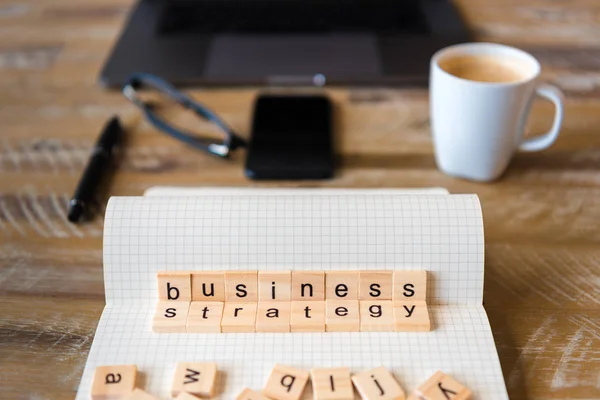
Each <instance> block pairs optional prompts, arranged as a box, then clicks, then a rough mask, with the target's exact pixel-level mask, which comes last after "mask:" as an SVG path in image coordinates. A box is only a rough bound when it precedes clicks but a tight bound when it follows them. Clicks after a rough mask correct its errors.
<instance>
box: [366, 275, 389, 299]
mask: <svg viewBox="0 0 600 400" xmlns="http://www.w3.org/2000/svg"><path fill="white" fill-rule="evenodd" d="M392 286H393V271H360V277H359V282H358V299H359V300H391V299H392Z"/></svg>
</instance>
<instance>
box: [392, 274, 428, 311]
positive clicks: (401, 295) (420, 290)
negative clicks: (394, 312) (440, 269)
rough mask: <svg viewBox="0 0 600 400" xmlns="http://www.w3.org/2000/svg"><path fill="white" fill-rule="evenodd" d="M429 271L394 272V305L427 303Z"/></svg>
mask: <svg viewBox="0 0 600 400" xmlns="http://www.w3.org/2000/svg"><path fill="white" fill-rule="evenodd" d="M426 298H427V271H394V296H393V300H394V303H398V302H400V303H402V302H407V301H408V302H415V301H425V300H426Z"/></svg>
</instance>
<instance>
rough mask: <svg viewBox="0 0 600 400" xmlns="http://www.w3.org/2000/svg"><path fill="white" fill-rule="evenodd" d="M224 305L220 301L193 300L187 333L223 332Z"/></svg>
mask: <svg viewBox="0 0 600 400" xmlns="http://www.w3.org/2000/svg"><path fill="white" fill-rule="evenodd" d="M223 305H224V303H222V302H218V301H213V302H210V301H206V302H204V301H192V302H191V303H190V311H189V312H188V317H187V325H186V331H187V333H209V332H214V333H219V332H221V319H222V318H223Z"/></svg>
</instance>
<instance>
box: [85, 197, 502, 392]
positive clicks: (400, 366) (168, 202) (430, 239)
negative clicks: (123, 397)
mask: <svg viewBox="0 0 600 400" xmlns="http://www.w3.org/2000/svg"><path fill="white" fill-rule="evenodd" d="M104 269H105V270H104V273H105V287H106V299H107V306H106V308H105V310H104V312H103V315H102V318H101V320H100V322H99V325H98V330H97V332H96V336H95V339H94V343H93V345H92V349H91V351H90V355H89V358H88V361H87V364H86V367H85V371H84V374H83V377H82V380H81V384H80V388H79V391H78V395H77V399H87V398H89V387H90V384H91V377H92V375H93V371H94V369H95V367H96V366H99V365H111V364H112V365H115V364H136V365H137V366H138V368H139V370H140V371H141V372H142V373H143V374H144V376H145V378H144V382H145V384H144V388H145V389H146V390H148V391H149V392H151V393H152V394H154V395H155V396H158V397H159V398H161V399H167V398H170V397H169V394H170V393H169V392H170V384H171V380H172V378H173V373H174V368H175V365H176V363H177V362H183V361H214V362H216V363H217V365H218V368H219V371H221V372H222V373H220V375H219V376H220V379H219V382H218V390H217V392H218V398H219V399H234V398H235V397H236V396H237V394H238V393H239V392H241V390H242V389H243V387H244V386H248V387H251V388H253V389H258V390H260V389H261V388H262V387H263V386H264V384H265V381H266V379H267V377H268V374H269V372H270V370H271V369H272V367H273V365H274V364H275V363H281V364H287V365H291V366H294V367H297V368H306V369H310V368H313V367H327V366H347V367H349V368H350V369H351V371H352V372H360V371H363V370H365V369H368V368H372V367H376V366H380V365H383V366H385V367H386V368H388V369H390V370H391V371H392V372H393V373H394V375H395V376H396V378H397V379H398V380H399V382H400V383H401V384H402V386H403V387H404V389H405V391H407V392H410V391H412V390H414V389H415V388H416V387H417V386H418V385H419V384H420V383H422V382H424V381H425V380H426V379H427V378H428V377H429V376H431V375H432V374H433V373H434V372H435V371H436V370H438V369H439V370H442V371H444V372H446V373H448V374H450V375H452V376H454V377H455V378H456V379H458V380H459V381H461V382H463V383H464V384H465V385H467V386H468V387H469V388H470V389H471V390H472V391H473V393H474V399H489V400H495V399H497V400H504V399H508V396H507V394H506V389H505V385H504V380H503V378H502V371H501V368H500V363H499V360H498V356H497V353H496V348H495V346H494V341H493V336H492V334H491V330H490V326H489V323H488V320H487V317H486V314H485V311H484V309H483V307H482V305H481V302H482V289H483V224H482V219H481V209H480V205H479V201H478V199H477V197H476V196H472V195H447V196H440V195H410V196H406V195H392V194H389V195H384V194H377V195H358V194H352V195H343V194H340V195H327V196H322V195H321V196H294V195H281V194H274V195H272V196H253V195H247V194H240V195H236V196H219V195H207V196H195V197H186V198H181V197H135V198H134V197H131V198H113V199H111V201H110V203H109V206H108V209H107V215H106V222H105V236H104ZM235 269H240V270H248V269H259V270H260V269H268V270H349V269H350V270H351V269H357V270H369V269H389V270H394V269H396V270H401V269H404V270H419V269H424V270H427V271H429V290H428V302H429V304H431V305H432V306H431V318H432V323H433V331H431V332H412V333H409V332H402V333H400V332H385V333H376V332H357V333H331V332H330V333H280V334H276V333H230V334H156V333H153V332H152V330H151V323H152V315H153V313H154V307H155V304H156V299H157V283H156V272H157V271H159V270H235ZM304 398H305V399H310V398H312V397H311V392H310V387H309V388H307V390H306V392H305V396H304Z"/></svg>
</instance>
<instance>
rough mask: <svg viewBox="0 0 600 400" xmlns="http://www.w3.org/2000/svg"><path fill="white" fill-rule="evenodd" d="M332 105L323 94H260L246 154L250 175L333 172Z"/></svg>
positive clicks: (312, 175)
mask: <svg viewBox="0 0 600 400" xmlns="http://www.w3.org/2000/svg"><path fill="white" fill-rule="evenodd" d="M332 122H333V121H332V106H331V102H330V101H329V99H328V98H327V97H326V96H319V95H304V96H302V95H298V96H289V95H261V96H259V97H258V98H257V99H256V102H255V104H254V118H253V121H252V132H251V137H250V143H249V145H248V157H247V158H246V176H248V177H249V178H250V179H326V178H331V177H332V176H333V170H334V153H333V137H332Z"/></svg>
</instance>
